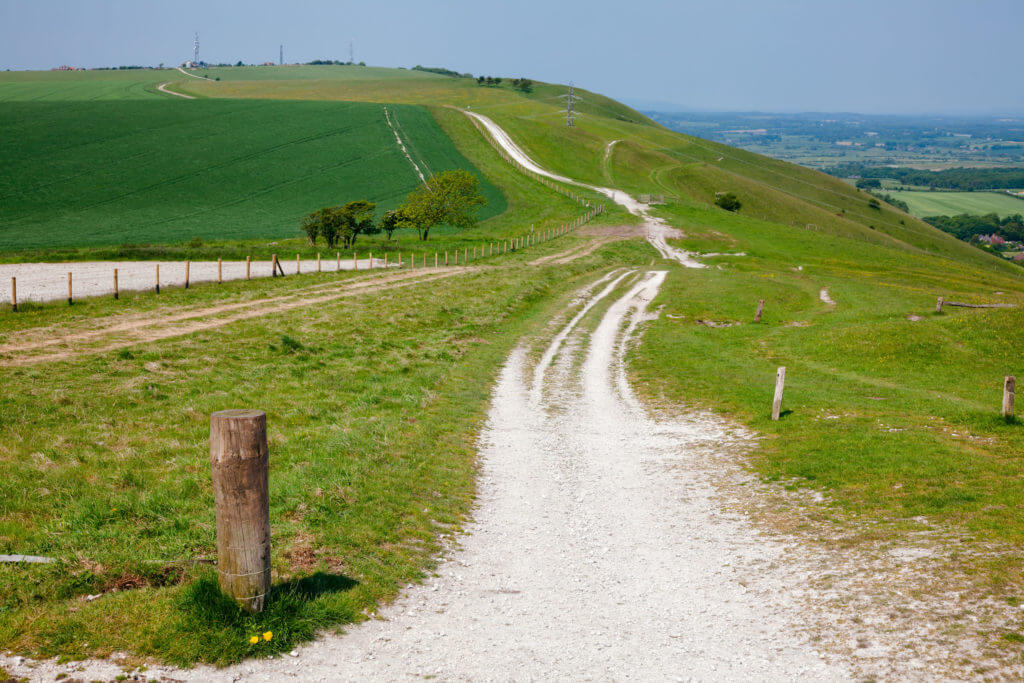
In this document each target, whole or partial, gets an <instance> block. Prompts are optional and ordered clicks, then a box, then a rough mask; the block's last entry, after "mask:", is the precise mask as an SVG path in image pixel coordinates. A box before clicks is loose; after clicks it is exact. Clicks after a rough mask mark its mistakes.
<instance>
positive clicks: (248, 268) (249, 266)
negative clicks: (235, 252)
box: [245, 255, 252, 280]
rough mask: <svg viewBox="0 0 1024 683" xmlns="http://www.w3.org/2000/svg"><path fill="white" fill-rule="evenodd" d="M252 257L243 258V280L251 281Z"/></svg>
mask: <svg viewBox="0 0 1024 683" xmlns="http://www.w3.org/2000/svg"><path fill="white" fill-rule="evenodd" d="M251 276H252V255H249V256H246V257H245V279H246V280H250V279H252V277H251Z"/></svg>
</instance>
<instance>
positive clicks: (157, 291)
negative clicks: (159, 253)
mask: <svg viewBox="0 0 1024 683" xmlns="http://www.w3.org/2000/svg"><path fill="white" fill-rule="evenodd" d="M155 277H156V293H157V294H159V293H160V264H159V263H158V264H156V276H155ZM70 301H71V273H68V302H69V303H70Z"/></svg>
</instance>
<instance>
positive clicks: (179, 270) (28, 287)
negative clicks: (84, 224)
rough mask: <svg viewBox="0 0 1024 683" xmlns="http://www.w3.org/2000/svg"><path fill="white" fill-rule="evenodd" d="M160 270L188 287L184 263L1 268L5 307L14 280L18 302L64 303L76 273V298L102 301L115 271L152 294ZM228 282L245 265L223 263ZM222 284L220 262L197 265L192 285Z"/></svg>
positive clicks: (291, 269) (163, 277)
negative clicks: (218, 273) (217, 282)
mask: <svg viewBox="0 0 1024 683" xmlns="http://www.w3.org/2000/svg"><path fill="white" fill-rule="evenodd" d="M158 263H159V265H160V286H161V287H172V286H173V287H180V286H182V285H184V284H185V262H184V261H84V262H71V263H2V264H0V302H2V303H10V301H11V278H12V277H16V278H17V279H18V302H19V303H21V302H22V301H59V300H63V299H67V297H68V273H71V284H72V292H73V295H74V297H75V298H76V299H77V298H81V297H87V296H100V295H104V294H113V293H114V269H115V268H117V284H118V288H119V289H120V291H122V292H126V291H129V290H146V289H153V288H154V286H155V285H156V266H157V264H158ZM369 265H370V261H369V258H361V259H359V268H360V269H364V268H368V267H369ZM383 265H384V261H383V260H382V259H377V258H375V259H373V267H374V268H380V267H382V266H383ZM281 267H282V268H283V269H284V272H285V273H286V274H289V275H290V274H294V273H295V270H296V267H295V259H292V260H288V259H282V260H281ZM321 267H322V268H323V270H324V271H333V270H337V269H338V262H337V259H336V258H325V259H324V260H323V263H322V264H321ZM222 268H223V279H224V280H242V279H245V261H224V262H223V264H222ZM351 269H352V259H348V260H344V259H343V260H342V261H341V270H351ZM301 270H302V272H303V273H312V272H315V271H316V259H308V260H304V261H302V264H301ZM250 272H251V275H252V277H254V278H257V277H270V260H269V259H267V260H260V261H253V262H252V268H251V271H250ZM216 279H217V262H216V261H192V262H191V265H190V266H189V282H213V281H216Z"/></svg>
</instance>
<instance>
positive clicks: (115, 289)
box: [114, 268, 118, 299]
mask: <svg viewBox="0 0 1024 683" xmlns="http://www.w3.org/2000/svg"><path fill="white" fill-rule="evenodd" d="M117 297H118V292H117V268H114V298H115V299H116V298H117Z"/></svg>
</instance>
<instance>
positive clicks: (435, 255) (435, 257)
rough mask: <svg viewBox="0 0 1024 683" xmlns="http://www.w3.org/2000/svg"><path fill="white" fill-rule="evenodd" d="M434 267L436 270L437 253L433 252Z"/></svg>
mask: <svg viewBox="0 0 1024 683" xmlns="http://www.w3.org/2000/svg"><path fill="white" fill-rule="evenodd" d="M434 267H435V268H437V252H436V251H435V252H434Z"/></svg>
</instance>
